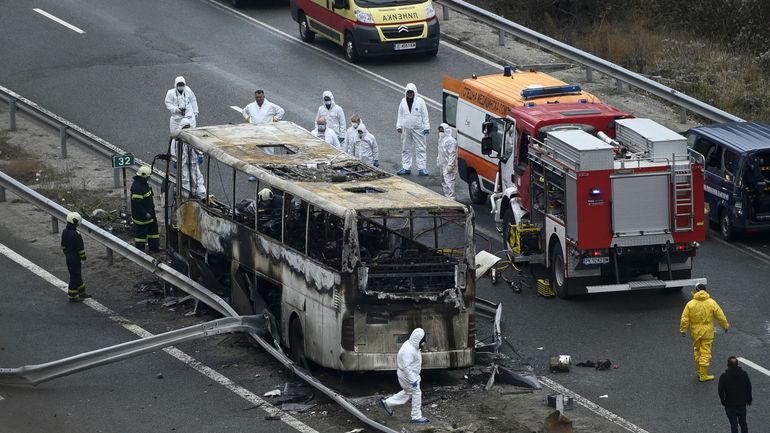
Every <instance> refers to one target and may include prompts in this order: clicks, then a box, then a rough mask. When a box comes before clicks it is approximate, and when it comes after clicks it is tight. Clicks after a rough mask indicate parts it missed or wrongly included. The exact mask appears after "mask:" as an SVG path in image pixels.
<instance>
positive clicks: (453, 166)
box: [436, 123, 457, 200]
mask: <svg viewBox="0 0 770 433" xmlns="http://www.w3.org/2000/svg"><path fill="white" fill-rule="evenodd" d="M436 165H437V166H438V170H439V172H440V173H441V188H442V189H443V190H444V196H446V198H448V199H451V200H457V196H456V195H455V181H456V180H457V140H455V139H454V137H452V128H450V127H449V125H448V124H446V123H442V124H441V125H439V127H438V154H437V156H436Z"/></svg>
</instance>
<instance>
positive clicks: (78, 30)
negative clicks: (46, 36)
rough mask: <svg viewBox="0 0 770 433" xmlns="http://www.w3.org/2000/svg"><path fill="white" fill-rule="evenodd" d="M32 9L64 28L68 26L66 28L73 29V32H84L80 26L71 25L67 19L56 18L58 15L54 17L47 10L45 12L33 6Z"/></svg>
mask: <svg viewBox="0 0 770 433" xmlns="http://www.w3.org/2000/svg"><path fill="white" fill-rule="evenodd" d="M32 10H33V11H35V12H37V13H39V14H40V15H42V16H44V17H46V18H48V19H49V20H51V21H55V22H57V23H59V24H61V25H63V26H64V27H66V28H68V29H70V30H72V31H73V32H75V33H80V34H81V35H82V34H83V33H85V31H84V30H81V29H80V28H78V27H75V26H73V25H72V24H70V23H68V22H67V21H64V20H63V19H61V18H58V17H56V16H53V15H51V14H49V13H48V12H46V11H44V10H42V9H38V8H34V9H32Z"/></svg>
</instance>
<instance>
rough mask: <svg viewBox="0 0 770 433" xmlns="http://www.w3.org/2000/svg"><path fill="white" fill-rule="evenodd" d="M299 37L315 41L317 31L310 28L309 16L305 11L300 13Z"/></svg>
mask: <svg viewBox="0 0 770 433" xmlns="http://www.w3.org/2000/svg"><path fill="white" fill-rule="evenodd" d="M297 18H299V20H298V21H299V37H300V39H302V40H303V41H305V42H313V41H314V40H315V32H314V31H312V30H310V26H309V25H308V23H307V17H306V16H305V14H304V13H302V12H300V13H299V17H297Z"/></svg>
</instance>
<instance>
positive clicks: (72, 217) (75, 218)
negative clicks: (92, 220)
mask: <svg viewBox="0 0 770 433" xmlns="http://www.w3.org/2000/svg"><path fill="white" fill-rule="evenodd" d="M81 219H82V218H81V217H80V214H79V213H77V212H70V213H68V214H67V222H68V223H70V224H78V223H79V222H80V220H81Z"/></svg>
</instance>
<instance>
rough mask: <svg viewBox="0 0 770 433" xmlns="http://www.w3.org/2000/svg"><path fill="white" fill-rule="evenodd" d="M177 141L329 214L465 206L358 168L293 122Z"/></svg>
mask: <svg viewBox="0 0 770 433" xmlns="http://www.w3.org/2000/svg"><path fill="white" fill-rule="evenodd" d="M177 137H178V138H180V139H182V140H183V141H185V142H187V143H189V144H190V145H191V146H193V147H194V148H196V149H198V150H200V151H202V152H203V153H205V154H207V155H209V156H210V157H211V158H213V159H215V160H217V161H220V162H222V163H224V164H226V165H228V166H230V167H232V168H233V169H235V170H238V171H240V172H243V173H246V174H248V175H251V176H255V177H256V178H257V179H258V180H259V181H261V182H265V183H267V184H268V185H270V186H273V187H275V188H278V189H280V190H283V191H285V192H288V193H290V194H292V195H294V196H296V197H299V198H301V199H303V200H305V201H307V202H308V203H312V204H313V205H316V206H318V207H321V208H324V209H326V210H327V211H329V212H332V213H334V214H337V215H338V216H341V217H342V216H344V213H345V211H346V210H348V209H352V210H356V211H363V210H370V211H379V210H382V211H387V210H395V209H429V210H430V209H435V210H450V209H455V210H457V211H461V212H464V211H465V205H463V204H461V203H458V202H456V201H454V200H449V199H447V198H445V197H444V196H442V195H441V194H438V193H436V192H434V191H432V190H430V189H428V188H425V187H423V186H420V185H418V184H415V183H413V182H410V181H408V180H405V179H402V178H400V177H398V176H394V175H392V174H390V173H387V172H384V171H382V170H379V169H377V168H375V167H372V166H369V165H366V164H363V163H362V162H361V161H359V160H358V159H356V158H355V157H353V156H351V155H349V154H347V153H345V152H342V151H340V150H339V149H337V148H335V147H334V146H331V145H329V144H327V143H326V142H324V141H323V140H321V139H319V138H317V137H315V136H314V135H312V134H310V132H308V131H307V130H306V129H304V128H302V127H300V126H298V125H296V124H294V123H292V122H275V123H268V124H261V125H252V124H248V123H244V124H237V125H214V126H204V127H199V128H193V129H183V130H180V132H178V135H177Z"/></svg>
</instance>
